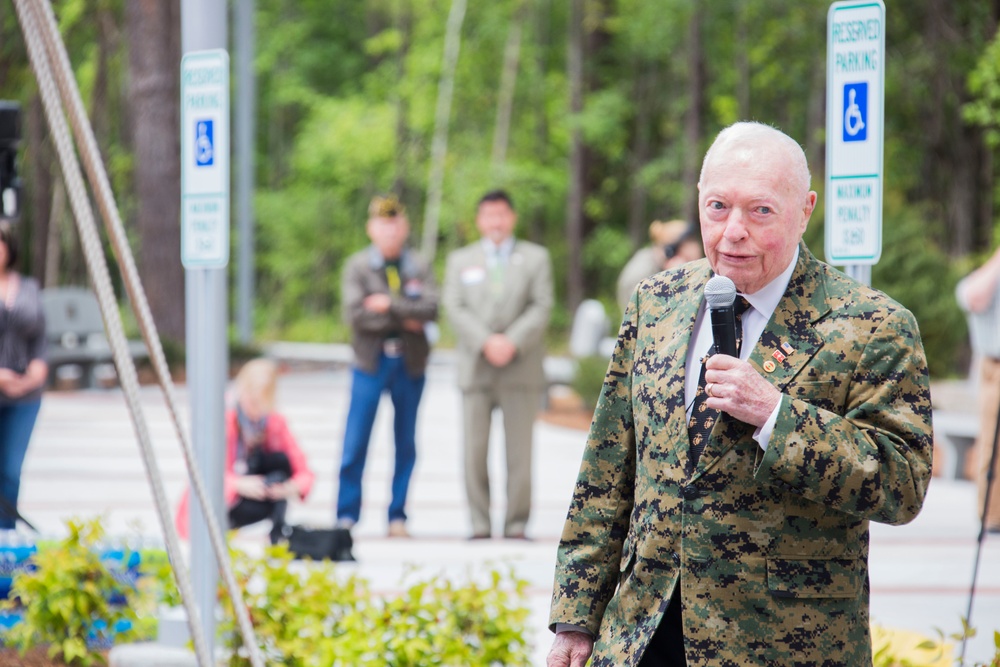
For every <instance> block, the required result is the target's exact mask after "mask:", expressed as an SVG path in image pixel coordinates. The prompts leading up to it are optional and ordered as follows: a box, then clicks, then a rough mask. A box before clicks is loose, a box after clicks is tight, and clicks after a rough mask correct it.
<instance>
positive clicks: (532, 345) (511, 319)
mask: <svg viewBox="0 0 1000 667" xmlns="http://www.w3.org/2000/svg"><path fill="white" fill-rule="evenodd" d="M442 296H443V303H444V307H445V310H446V312H447V314H448V320H449V321H450V322H451V325H452V328H453V329H454V330H455V335H456V336H457V337H458V385H459V387H461V388H462V389H477V388H478V389H482V388H487V387H492V388H499V389H504V388H512V387H533V388H541V387H543V386H544V384H545V374H544V372H543V370H542V361H543V359H544V357H545V329H546V327H547V326H548V323H549V313H550V312H551V310H552V300H553V296H552V262H551V260H550V259H549V253H548V251H547V250H546V249H545V248H543V247H541V246H539V245H536V244H534V243H529V242H528V241H516V242H515V243H514V248H513V250H512V251H511V254H510V257H509V258H508V264H507V267H506V268H505V270H504V281H503V289H502V291H501V292H500V293H499V294H495V293H494V290H493V289H492V286H491V284H490V278H489V265H488V262H487V257H486V251H485V250H484V249H483V246H482V243H479V242H477V243H473V244H471V245H468V246H465V247H464V248H459V249H458V250H455V251H453V252H452V253H451V254H450V255H449V256H448V261H447V267H446V269H445V279H444V290H443V295H442ZM495 333H502V334H505V335H506V336H507V337H508V338H510V340H511V341H512V342H513V343H514V345H515V346H517V355H516V356H515V357H514V360H513V361H512V362H511V363H510V364H508V365H507V366H504V367H503V368H496V367H495V366H492V365H491V364H489V363H488V362H487V361H486V358H485V357H483V353H482V349H483V344H484V343H485V342H486V339H487V338H488V337H489V336H490V335H492V334H495Z"/></svg>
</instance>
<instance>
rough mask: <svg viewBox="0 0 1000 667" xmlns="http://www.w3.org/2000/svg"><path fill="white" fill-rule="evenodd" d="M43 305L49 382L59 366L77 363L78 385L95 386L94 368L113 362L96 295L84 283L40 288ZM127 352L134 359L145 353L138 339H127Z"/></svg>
mask: <svg viewBox="0 0 1000 667" xmlns="http://www.w3.org/2000/svg"><path fill="white" fill-rule="evenodd" d="M42 309H43V310H44V312H45V335H46V338H47V340H48V347H49V350H48V363H49V383H50V385H51V384H54V383H55V379H56V377H57V375H58V374H59V369H62V368H66V367H76V368H77V369H79V373H80V386H81V387H93V386H96V384H97V383H96V377H95V370H96V369H97V368H98V367H100V366H106V365H108V364H113V363H114V356H113V354H112V352H111V345H110V343H109V342H108V338H107V336H106V335H105V333H104V320H103V319H102V318H101V309H100V306H99V305H98V303H97V297H96V296H95V295H94V293H93V292H92V291H90V290H89V289H86V288H83V287H53V288H48V289H44V290H42ZM129 354H130V355H131V356H132V358H133V359H145V358H146V357H147V356H148V354H147V351H146V346H145V345H144V344H143V343H142V342H141V341H129Z"/></svg>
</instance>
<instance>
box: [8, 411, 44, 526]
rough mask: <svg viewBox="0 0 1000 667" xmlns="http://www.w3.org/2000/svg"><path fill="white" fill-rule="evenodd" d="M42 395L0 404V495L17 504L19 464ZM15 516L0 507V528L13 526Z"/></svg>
mask: <svg viewBox="0 0 1000 667" xmlns="http://www.w3.org/2000/svg"><path fill="white" fill-rule="evenodd" d="M41 406H42V401H41V399H38V400H34V401H28V402H25V403H10V404H8V405H0V497H2V498H3V499H4V500H6V501H7V502H8V503H9V504H10V506H11V508H12V509H13V508H17V494H18V491H20V489H21V464H22V463H24V454H25V452H27V451H28V441H29V440H31V431H32V429H33V428H35V418H36V417H37V416H38V409H39V408H40V407H41ZM13 527H14V517H13V516H10V515H8V513H7V511H5V510H4V509H3V508H0V528H13Z"/></svg>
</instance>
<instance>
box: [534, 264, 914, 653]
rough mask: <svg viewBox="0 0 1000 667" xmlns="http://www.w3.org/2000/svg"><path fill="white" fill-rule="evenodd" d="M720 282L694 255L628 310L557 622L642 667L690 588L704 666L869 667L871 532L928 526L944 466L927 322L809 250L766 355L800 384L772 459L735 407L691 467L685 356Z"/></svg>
mask: <svg viewBox="0 0 1000 667" xmlns="http://www.w3.org/2000/svg"><path fill="white" fill-rule="evenodd" d="M710 275H711V274H710V269H709V266H708V263H707V262H706V261H705V260H701V261H699V262H693V263H690V264H687V265H685V266H684V267H681V268H679V269H676V270H673V271H667V272H664V273H660V274H657V275H656V276H654V277H652V278H649V279H647V280H645V281H643V282H642V283H640V285H639V287H638V289H637V291H636V292H635V294H634V295H633V297H632V300H631V301H630V304H629V306H628V308H627V310H626V314H625V319H624V322H623V324H622V328H621V331H620V332H619V335H618V343H617V347H616V349H615V352H614V355H613V358H612V360H611V364H610V367H609V369H608V374H607V377H606V380H605V386H604V390H603V391H602V394H601V398H600V400H599V403H598V405H597V409H596V413H595V416H594V422H593V425H592V427H591V430H590V435H589V438H588V443H587V447H586V451H585V454H584V459H583V463H582V466H581V469H580V475H579V481H578V483H577V486H576V490H575V493H574V497H573V500H572V503H571V506H570V510H569V515H568V519H567V522H566V525H565V529H564V532H563V535H562V540H561V544H560V547H559V554H558V564H557V567H556V581H555V593H554V597H553V603H552V612H551V617H550V620H551V622H552V623H553V624H555V623H569V624H573V625H578V626H583V627H586V628H588V629H589V630H590V631H591V632H592V633H594V635H595V636H596V637H597V642H596V645H595V655H594V659H593V663H592V664H593V665H594V667H601V666H604V667H610V666H611V665H615V666H619V665H636V664H638V662H639V660H640V658H641V656H642V653H643V651H644V650H645V648H646V646H647V644H648V643H649V640H650V638H651V637H652V635H653V633H654V631H655V630H656V628H657V626H658V624H659V622H660V619H661V617H662V615H663V611H664V609H665V605H666V602H667V601H668V600H669V599H670V597H671V595H672V593H673V590H674V588H675V587H676V586H680V589H681V597H682V599H683V608H682V609H683V612H682V615H683V624H684V637H685V651H686V654H687V663H688V664H689V665H733V666H737V665H738V666H740V667H742V666H744V665H792V664H794V665H801V666H803V667H806V666H809V665H817V666H818V665H849V666H857V667H860V666H862V665H866V666H867V665H871V663H872V655H871V638H870V633H869V617H868V604H869V599H868V595H869V582H868V543H869V537H868V523H869V521H879V522H883V523H889V524H902V523H906V522H908V521H910V520H911V519H913V518H914V517H915V516H916V515H917V512H918V511H919V510H920V508H921V506H922V504H923V501H924V496H925V493H926V490H927V485H928V482H929V480H930V476H931V451H932V436H931V403H930V391H929V382H928V372H927V365H926V361H925V358H924V352H923V348H922V345H921V342H920V334H919V332H918V329H917V324H916V322H915V321H914V319H913V316H912V315H911V314H910V312H909V311H907V310H906V309H905V308H903V307H902V306H901V305H900V304H898V303H896V302H895V301H893V300H891V299H890V298H888V297H887V296H886V295H885V294H883V293H881V292H877V291H875V290H872V289H870V288H868V287H865V286H863V285H861V284H859V283H857V282H855V281H853V280H851V279H850V278H848V277H847V276H845V275H843V274H842V273H840V272H838V271H836V270H834V269H833V268H831V267H829V266H827V265H826V264H824V263H822V262H820V261H818V260H817V259H816V258H814V257H813V256H812V255H811V254H810V253H809V251H808V250H807V249H806V247H805V246H804V245H803V246H801V249H800V256H799V261H798V264H797V265H796V267H795V269H794V272H793V275H792V278H791V280H790V282H789V285H788V289H787V291H786V292H785V295H784V297H783V298H782V300H781V302H780V303H779V305H778V307H777V309H776V310H775V312H774V314H773V316H772V317H771V319H770V321H769V322H768V323H767V325H766V327H765V329H764V332H763V334H762V336H761V339H760V341H759V342H758V344H757V345H756V347H755V348H754V350H753V352H752V354H751V356H750V360H749V361H750V364H751V365H752V366H753V367H754V368H755V369H756V370H757V372H759V373H760V374H761V376H763V377H764V378H766V379H767V380H769V381H770V382H772V383H773V384H774V386H775V387H776V388H777V389H779V390H780V391H781V392H782V394H783V396H782V399H781V403H780V408H779V412H778V418H777V423H776V424H775V427H774V431H773V434H772V436H771V438H770V441H769V444H768V447H767V450H766V452H765V451H763V450H762V449H761V447H760V446H759V445H758V444H757V442H756V441H755V440H754V439H753V433H754V427H753V426H751V425H749V424H745V423H742V422H739V421H737V420H736V419H734V418H732V417H730V416H728V415H726V414H723V415H722V417H721V418H720V419H719V420H718V422H716V425H715V428H714V430H713V431H712V435H711V437H710V439H709V441H708V442H707V444H706V447H705V450H704V453H703V454H702V456H701V458H700V459H699V461H698V464H697V466H692V465H691V463H690V459H689V457H688V450H689V447H690V443H689V441H688V436H687V418H686V409H685V405H684V383H685V360H686V356H687V349H688V345H689V342H690V339H691V335H692V330H693V326H694V323H695V318H696V316H697V313H698V309H699V307H700V306H701V302H702V294H703V288H704V285H705V283H706V282H707V280H708V278H709V277H710ZM783 343H784V344H786V347H789V348H790V349H791V352H788V353H787V358H786V359H785V360H784V361H778V360H776V359H774V358H773V356H772V355H773V352H774V350H776V349H781V347H782V344H783ZM768 361H771V362H774V363H775V367H774V369H773V371H771V372H767V371H766V370H765V363H766V362H768ZM768 366H770V364H768Z"/></svg>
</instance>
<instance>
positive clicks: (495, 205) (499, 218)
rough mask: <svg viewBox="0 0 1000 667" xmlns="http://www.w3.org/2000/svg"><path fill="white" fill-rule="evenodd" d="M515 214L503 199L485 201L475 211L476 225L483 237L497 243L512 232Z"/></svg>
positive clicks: (508, 236)
mask: <svg viewBox="0 0 1000 667" xmlns="http://www.w3.org/2000/svg"><path fill="white" fill-rule="evenodd" d="M516 222H517V214H516V213H514V210H513V209H512V208H511V207H510V206H508V205H507V202H505V201H486V202H483V203H482V204H480V205H479V210H478V211H476V227H477V228H478V229H479V233H480V234H482V235H483V238H487V239H489V240H490V241H492V242H493V243H495V244H497V245H499V244H501V243H503V242H504V241H506V240H507V239H508V238H510V235H511V234H513V233H514V224H515V223H516Z"/></svg>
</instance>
